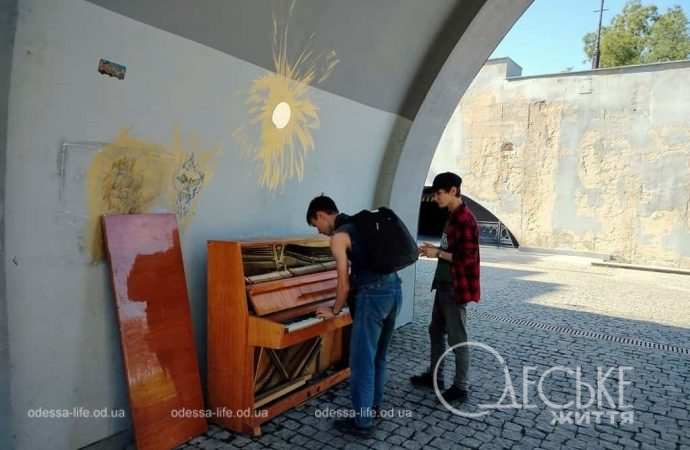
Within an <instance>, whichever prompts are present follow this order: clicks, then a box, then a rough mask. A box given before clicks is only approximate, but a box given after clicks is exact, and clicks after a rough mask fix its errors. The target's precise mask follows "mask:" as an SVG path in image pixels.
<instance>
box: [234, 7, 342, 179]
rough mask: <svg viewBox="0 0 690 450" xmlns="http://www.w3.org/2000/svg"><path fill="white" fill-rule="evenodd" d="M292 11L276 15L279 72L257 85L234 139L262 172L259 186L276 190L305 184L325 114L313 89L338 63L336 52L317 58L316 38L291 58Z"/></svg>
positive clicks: (275, 50)
mask: <svg viewBox="0 0 690 450" xmlns="http://www.w3.org/2000/svg"><path fill="white" fill-rule="evenodd" d="M294 4H295V3H294V1H293V2H291V3H290V4H289V5H288V9H287V11H284V12H274V14H273V65H274V72H273V73H269V74H267V75H264V76H262V77H260V78H258V79H257V80H255V81H254V82H253V83H252V85H251V87H250V89H249V93H248V94H247V96H246V105H247V110H248V114H249V117H248V119H247V123H246V124H245V125H243V126H242V127H240V128H238V129H237V130H235V132H234V133H233V136H234V137H235V139H236V140H237V141H238V142H239V143H240V145H241V146H242V147H243V148H244V150H245V153H246V154H247V155H249V157H251V158H252V159H254V160H255V161H256V162H257V164H258V167H259V173H260V175H259V177H258V182H259V185H260V186H262V187H264V188H266V189H268V190H270V191H273V190H276V189H277V188H279V187H280V186H282V185H283V184H284V183H285V182H286V181H288V180H290V179H297V180H300V181H301V180H302V178H303V176H304V160H305V157H306V156H307V154H308V153H309V152H311V151H312V150H314V138H313V136H312V130H314V129H317V128H318V127H319V109H318V107H317V106H316V105H315V104H314V102H313V100H312V99H311V97H310V95H309V86H310V85H315V84H318V83H321V82H323V81H324V80H326V79H327V78H328V77H329V76H330V75H331V73H332V72H333V69H334V68H335V66H336V64H337V63H338V59H337V58H336V56H335V52H334V51H326V52H322V53H317V52H315V51H314V50H313V49H312V47H313V45H312V42H313V38H314V36H313V35H312V36H311V37H310V38H309V39H308V41H307V43H306V44H305V45H304V46H303V49H302V51H301V52H300V53H299V54H298V56H297V57H296V58H294V60H292V61H291V60H290V58H289V56H288V50H287V48H288V22H289V18H290V15H291V13H292V10H293V8H294Z"/></svg>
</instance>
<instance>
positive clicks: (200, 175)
mask: <svg viewBox="0 0 690 450" xmlns="http://www.w3.org/2000/svg"><path fill="white" fill-rule="evenodd" d="M219 151H220V150H219V149H218V148H215V149H210V150H204V149H202V148H201V146H200V144H199V142H198V139H196V138H194V137H192V138H190V139H187V140H184V139H183V138H182V135H181V133H180V131H179V130H175V131H174V132H173V138H172V142H171V143H170V144H168V145H163V144H156V143H151V142H146V141H144V140H142V139H137V138H135V137H132V136H131V135H130V134H129V132H128V131H127V130H123V131H121V132H120V134H119V135H118V136H117V138H116V139H115V140H114V141H113V142H112V143H110V144H108V145H105V146H104V147H102V148H100V149H99V150H98V151H97V152H96V154H95V156H94V157H93V159H92V161H91V163H90V165H89V169H88V172H87V178H86V184H87V190H86V192H87V202H88V205H87V209H88V224H87V233H86V240H87V242H86V243H85V244H86V247H87V248H88V249H89V252H90V259H91V262H92V263H95V262H98V261H100V260H102V259H103V241H102V232H101V220H100V218H101V217H102V216H103V215H105V214H136V213H144V212H151V211H153V210H156V209H160V210H164V211H170V212H175V213H176V215H177V220H178V224H179V228H180V230H184V228H185V227H186V226H187V225H188V223H189V221H190V220H191V218H192V217H193V216H194V214H195V211H196V204H197V201H198V198H199V194H200V193H201V191H202V190H203V188H204V186H206V185H207V184H208V182H209V181H210V179H211V175H212V173H211V170H210V168H211V162H212V158H214V157H215V156H216V155H217V154H218V153H219Z"/></svg>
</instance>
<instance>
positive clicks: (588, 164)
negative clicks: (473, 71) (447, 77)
mask: <svg viewBox="0 0 690 450" xmlns="http://www.w3.org/2000/svg"><path fill="white" fill-rule="evenodd" d="M514 75H518V70H517V69H516V67H515V65H514V63H513V62H512V61H510V60H506V59H503V60H496V61H490V62H488V63H487V64H486V65H485V66H484V68H483V69H482V70H481V72H480V73H479V74H478V76H477V78H476V79H475V80H474V81H473V83H472V85H471V87H470V88H469V89H468V91H467V93H466V95H465V96H464V97H463V99H462V101H461V102H460V103H459V105H458V107H457V109H456V111H455V113H454V114H453V116H452V118H451V119H450V121H449V122H448V125H447V127H446V130H445V132H444V134H443V138H442V139H441V141H440V143H439V145H438V148H437V150H436V155H435V157H434V160H433V163H432V165H431V169H430V171H429V174H428V178H427V183H430V182H431V179H432V178H433V176H434V175H435V174H436V173H438V172H441V171H444V170H456V171H458V172H459V173H460V174H461V175H462V176H463V180H464V184H463V188H464V193H465V194H467V195H469V196H470V197H472V198H473V199H475V200H477V201H479V202H480V203H482V205H484V206H485V207H487V208H488V209H490V210H491V211H492V212H493V213H494V214H496V216H498V217H499V218H500V219H501V220H502V221H503V222H504V223H506V224H507V225H508V227H509V228H510V230H511V231H512V232H513V234H514V235H515V236H516V237H517V239H518V240H519V242H520V244H521V245H524V246H531V247H541V248H550V249H568V250H579V251H587V252H594V253H601V254H611V255H613V256H615V257H617V258H618V259H621V260H624V261H629V262H633V263H643V264H658V265H668V266H675V267H686V268H687V267H690V215H689V213H688V205H689V204H690V170H688V169H689V167H690V88H689V86H690V62H688V61H684V62H674V63H663V64H652V65H645V66H635V67H627V68H619V69H601V70H597V71H586V72H578V73H563V74H554V75H545V76H538V77H519V76H514ZM511 76H512V77H511ZM508 77H510V78H508Z"/></svg>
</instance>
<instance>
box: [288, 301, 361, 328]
mask: <svg viewBox="0 0 690 450" xmlns="http://www.w3.org/2000/svg"><path fill="white" fill-rule="evenodd" d="M322 311H325V312H326V313H325V314H323V313H322ZM349 312H350V310H349V308H348V307H347V306H346V307H344V308H343V309H342V310H341V311H340V312H339V313H338V314H337V315H338V316H340V315H342V314H347V313H349ZM334 317H337V316H336V315H335V314H333V308H331V307H330V306H322V307H319V308H318V309H317V310H316V314H315V315H314V316H311V317H307V318H301V319H299V320H295V321H290V322H289V323H287V329H288V332H293V331H297V330H300V329H302V328H306V327H308V326H311V325H315V324H317V323H319V322H321V321H323V320H329V319H332V318H334Z"/></svg>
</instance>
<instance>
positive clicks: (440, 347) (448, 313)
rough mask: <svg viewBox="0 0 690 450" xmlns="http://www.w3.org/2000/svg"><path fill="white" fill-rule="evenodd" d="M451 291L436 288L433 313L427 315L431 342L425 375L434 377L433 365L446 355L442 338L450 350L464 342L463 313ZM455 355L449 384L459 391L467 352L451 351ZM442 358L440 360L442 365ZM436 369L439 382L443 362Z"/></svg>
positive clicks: (467, 364) (465, 384)
mask: <svg viewBox="0 0 690 450" xmlns="http://www.w3.org/2000/svg"><path fill="white" fill-rule="evenodd" d="M454 297H455V296H454V295H453V287H452V286H451V285H445V284H443V285H439V286H438V287H437V289H436V297H435V298H434V309H433V311H432V313H431V324H429V337H430V338H431V368H430V369H429V373H432V374H433V373H434V368H435V367H436V363H437V361H438V360H439V358H440V357H441V355H442V354H443V352H445V351H446V334H448V344H450V346H451V347H452V346H453V345H455V344H459V343H460V342H467V313H466V311H465V305H464V304H458V303H456V302H455V298H454ZM454 353H455V378H454V380H453V384H454V385H455V386H457V387H459V388H460V389H465V390H467V389H468V386H469V385H468V382H467V372H468V371H469V368H470V349H469V347H467V346H462V347H459V348H456V349H455V350H454ZM445 359H446V358H444V361H445ZM444 361H441V365H440V366H439V368H438V373H439V379H440V380H442V379H443V362H444Z"/></svg>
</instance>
